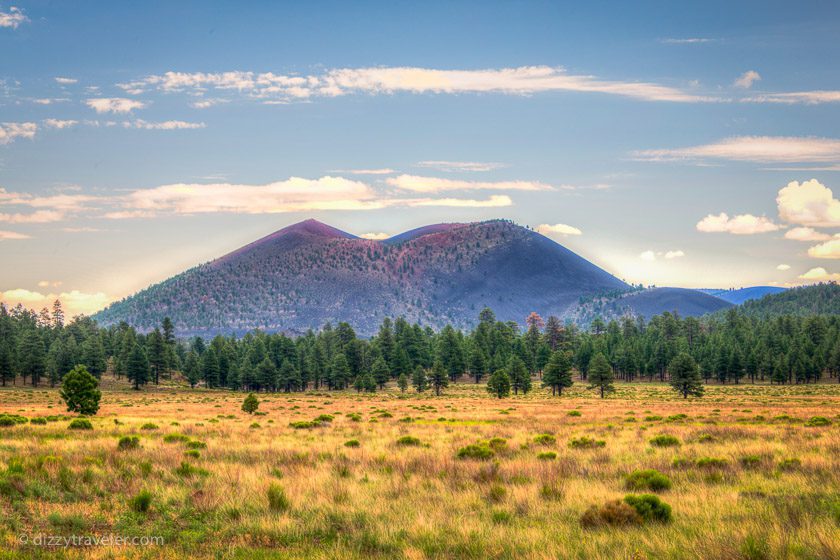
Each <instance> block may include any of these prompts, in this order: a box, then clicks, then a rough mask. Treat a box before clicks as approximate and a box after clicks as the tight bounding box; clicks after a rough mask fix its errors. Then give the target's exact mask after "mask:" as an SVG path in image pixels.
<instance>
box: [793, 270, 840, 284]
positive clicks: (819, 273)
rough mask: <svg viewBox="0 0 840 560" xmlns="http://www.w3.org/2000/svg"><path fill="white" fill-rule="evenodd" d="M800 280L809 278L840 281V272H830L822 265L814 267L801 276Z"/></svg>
mask: <svg viewBox="0 0 840 560" xmlns="http://www.w3.org/2000/svg"><path fill="white" fill-rule="evenodd" d="M799 279H800V280H808V281H810V282H837V281H840V273H837V272H834V273H829V272H828V271H827V270H826V269H824V268H823V267H821V266H818V267H817V268H812V269H811V270H809V271H808V272H806V273H805V274H801V275H800V276H799Z"/></svg>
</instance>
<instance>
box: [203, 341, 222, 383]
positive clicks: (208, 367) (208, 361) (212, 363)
mask: <svg viewBox="0 0 840 560" xmlns="http://www.w3.org/2000/svg"><path fill="white" fill-rule="evenodd" d="M201 376H202V377H203V378H204V383H205V384H206V385H207V387H208V388H210V389H212V388H214V387H218V386H219V359H218V357H217V356H216V349H215V348H213V347H212V346H211V347H210V348H208V349H207V351H206V352H204V355H203V356H201Z"/></svg>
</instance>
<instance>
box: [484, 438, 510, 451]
mask: <svg viewBox="0 0 840 560" xmlns="http://www.w3.org/2000/svg"><path fill="white" fill-rule="evenodd" d="M487 445H488V446H489V447H490V449H492V450H493V451H503V450H505V449H507V440H506V439H505V438H501V437H494V438H490V440H489V441H488V442H487Z"/></svg>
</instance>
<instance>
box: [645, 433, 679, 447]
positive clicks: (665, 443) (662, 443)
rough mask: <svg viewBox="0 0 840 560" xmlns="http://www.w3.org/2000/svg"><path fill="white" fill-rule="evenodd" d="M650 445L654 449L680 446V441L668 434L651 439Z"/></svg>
mask: <svg viewBox="0 0 840 560" xmlns="http://www.w3.org/2000/svg"><path fill="white" fill-rule="evenodd" d="M650 444H651V445H652V446H654V447H674V446H675V445H679V444H680V440H679V439H677V437H676V436H672V435H670V434H659V435H658V436H654V437H652V438H651V440H650Z"/></svg>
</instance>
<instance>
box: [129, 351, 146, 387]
mask: <svg viewBox="0 0 840 560" xmlns="http://www.w3.org/2000/svg"><path fill="white" fill-rule="evenodd" d="M126 377H128V380H129V381H131V382H132V383H133V384H134V390H136V391H139V390H140V387H141V386H143V385H145V384H146V383H148V382H149V359H148V358H147V357H146V352H145V350H143V347H142V346H140V345H139V344H136V343H135V344H134V347H133V348H132V349H131V354H129V357H128V363H127V364H126Z"/></svg>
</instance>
